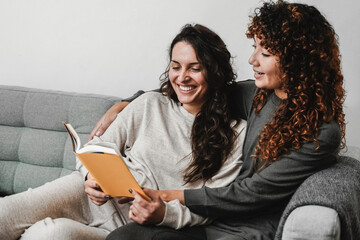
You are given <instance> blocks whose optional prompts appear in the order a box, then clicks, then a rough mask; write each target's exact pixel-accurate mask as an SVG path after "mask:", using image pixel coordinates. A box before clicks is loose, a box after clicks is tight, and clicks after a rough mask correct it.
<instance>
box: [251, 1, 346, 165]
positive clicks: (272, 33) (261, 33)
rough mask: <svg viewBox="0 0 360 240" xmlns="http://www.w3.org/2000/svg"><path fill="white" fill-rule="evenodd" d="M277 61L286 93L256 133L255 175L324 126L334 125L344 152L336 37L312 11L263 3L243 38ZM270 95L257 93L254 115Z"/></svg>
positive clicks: (312, 138) (265, 91)
mask: <svg viewBox="0 0 360 240" xmlns="http://www.w3.org/2000/svg"><path fill="white" fill-rule="evenodd" d="M246 35H247V37H248V38H254V37H255V36H256V37H258V38H259V39H260V45H261V46H262V47H264V48H265V49H267V50H268V51H269V52H270V53H271V54H273V55H275V56H277V57H278V58H279V66H280V67H279V68H280V69H279V70H280V74H279V75H280V76H279V78H280V81H281V85H282V88H283V89H284V90H285V92H286V93H287V99H285V100H283V101H282V103H281V104H280V106H279V107H278V109H277V110H276V113H275V116H274V118H273V119H272V121H271V122H269V123H267V124H266V125H265V127H264V129H263V131H262V132H260V133H259V142H258V145H257V146H256V149H255V161H257V162H258V163H260V164H258V166H260V167H259V169H261V168H263V167H264V166H266V165H269V164H271V163H272V162H274V161H276V160H277V159H278V158H279V156H280V155H283V154H286V153H288V152H289V149H290V148H293V149H300V147H301V145H302V144H303V143H305V142H311V141H313V142H316V143H317V145H318V147H317V148H316V149H318V148H319V141H318V140H317V138H316V137H317V135H318V134H319V127H320V125H321V124H322V123H324V122H330V121H331V120H335V121H337V123H338V124H339V126H340V129H341V136H342V138H341V146H340V147H341V148H344V147H345V115H344V112H343V103H344V98H345V90H344V88H343V75H342V73H341V66H340V52H339V47H338V41H337V35H336V33H335V31H334V29H333V27H332V26H331V24H330V23H329V22H328V21H327V20H326V19H325V17H324V16H323V15H322V14H321V13H320V12H319V11H318V10H317V9H316V8H315V7H313V6H309V5H305V4H296V3H287V2H285V1H282V0H279V1H278V2H277V3H273V2H267V3H264V4H263V6H262V7H261V8H258V9H256V10H255V14H254V16H253V17H252V22H251V23H250V25H249V27H248V31H247V33H246ZM271 93H272V90H268V89H260V90H259V92H258V93H257V94H256V96H255V98H254V102H253V106H254V108H255V109H256V113H258V112H259V111H260V110H261V108H262V107H263V106H264V104H265V102H266V99H267V97H268V96H269V94H271Z"/></svg>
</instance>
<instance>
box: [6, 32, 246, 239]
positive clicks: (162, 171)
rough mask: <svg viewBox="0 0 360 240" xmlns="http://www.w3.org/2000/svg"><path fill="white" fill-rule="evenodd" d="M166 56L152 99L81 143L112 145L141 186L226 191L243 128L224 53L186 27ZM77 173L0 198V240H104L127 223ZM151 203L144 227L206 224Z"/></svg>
mask: <svg viewBox="0 0 360 240" xmlns="http://www.w3.org/2000/svg"><path fill="white" fill-rule="evenodd" d="M169 56H170V63H169V66H168V68H167V70H166V72H165V73H164V74H163V76H164V78H163V79H162V85H161V91H160V93H158V92H148V93H145V94H143V95H142V96H140V97H139V98H137V99H136V100H134V101H133V102H132V103H131V104H130V105H129V106H128V107H127V108H126V109H125V110H124V111H122V112H121V113H120V114H118V116H117V117H116V119H115V121H114V122H113V123H112V124H111V125H110V126H109V128H108V129H107V131H106V132H105V133H104V134H103V135H102V136H101V137H100V138H94V139H93V140H92V141H90V142H89V143H88V144H101V145H104V144H107V145H111V146H113V148H114V149H115V150H117V151H118V152H119V154H121V155H122V156H123V158H124V160H125V162H126V164H127V165H128V167H129V169H130V171H131V172H132V173H133V175H134V177H135V179H136V180H137V181H138V183H139V184H140V185H141V186H144V187H147V188H152V189H184V188H200V187H203V186H208V187H221V186H227V185H229V184H230V183H231V182H232V181H234V179H235V178H236V176H237V175H238V174H239V171H240V168H241V166H242V161H241V155H242V144H243V139H244V137H245V129H246V122H245V121H242V120H241V119H240V118H237V117H236V116H233V115H232V114H231V112H230V107H229V105H228V91H229V89H230V86H231V84H233V83H234V79H235V76H236V75H235V73H234V72H233V69H232V66H231V55H230V53H229V51H228V50H227V48H226V45H225V43H224V42H223V41H222V39H221V38H220V37H219V36H218V35H216V34H215V33H214V32H213V31H211V30H210V29H208V28H206V27H204V26H201V25H194V26H193V25H186V26H184V28H183V29H182V30H181V32H180V33H179V34H178V35H177V36H176V37H175V39H174V40H173V42H172V44H171V46H170V49H169ZM78 170H79V171H80V172H81V173H83V176H81V174H80V173H78V172H76V173H74V174H71V175H70V176H65V177H63V178H60V179H57V180H55V181H53V182H51V183H48V184H45V185H44V186H41V187H39V188H37V189H34V190H33V191H32V190H29V191H26V192H23V193H20V194H17V195H14V196H9V197H5V198H4V199H0V206H1V207H0V238H1V239H18V238H19V237H20V236H21V235H22V239H54V238H55V239H105V237H106V235H107V234H108V233H110V231H111V230H114V229H116V227H119V226H121V225H124V224H127V223H128V222H130V219H132V218H133V215H130V216H129V215H128V213H129V207H130V206H129V204H123V205H120V206H119V205H118V203H117V200H119V199H117V198H115V199H110V200H109V196H106V195H105V193H103V192H102V191H101V190H100V189H99V187H98V184H97V182H96V180H95V179H94V178H93V177H92V176H91V174H90V173H88V171H87V170H86V169H85V167H84V166H83V165H81V163H79V164H78ZM84 177H85V179H87V180H86V181H85V192H84ZM145 192H146V193H148V194H149V197H151V198H153V199H155V196H154V195H152V193H151V192H147V191H146V189H145ZM60 193H61V194H60ZM85 193H86V194H85ZM88 197H89V198H88ZM38 199H41V201H39V200H38ZM88 199H90V200H91V202H92V203H94V204H95V205H94V204H92V203H89V201H88ZM120 200H122V201H123V199H120ZM158 200H159V199H156V201H154V202H155V204H158V205H157V207H158V214H157V216H156V217H157V218H154V219H152V221H153V222H156V223H157V224H159V225H161V226H167V227H171V228H182V227H184V226H194V225H200V224H204V223H206V222H209V221H211V218H206V217H202V216H200V215H197V214H194V213H191V212H190V210H189V209H188V208H186V207H184V206H183V205H181V203H180V202H179V201H177V200H176V201H175V200H174V201H170V202H162V201H158ZM149 204H152V202H151V201H150V202H149ZM96 205H98V206H96ZM23 206H30V207H24V208H23ZM130 208H131V209H132V207H130ZM130 212H131V213H134V211H130ZM24 231H25V232H24Z"/></svg>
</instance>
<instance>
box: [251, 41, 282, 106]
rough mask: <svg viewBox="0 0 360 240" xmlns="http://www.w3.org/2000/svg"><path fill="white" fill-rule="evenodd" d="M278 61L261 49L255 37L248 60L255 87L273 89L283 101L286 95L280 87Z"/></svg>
mask: <svg viewBox="0 0 360 240" xmlns="http://www.w3.org/2000/svg"><path fill="white" fill-rule="evenodd" d="M278 61H279V60H278V57H276V56H274V55H272V54H270V53H269V52H268V51H267V50H266V49H265V48H263V47H262V46H261V45H260V39H258V38H257V37H256V36H255V38H254V52H253V53H252V55H251V56H250V58H249V63H250V64H251V65H252V66H253V70H254V78H255V85H256V86H257V87H258V88H265V89H273V90H274V91H275V94H276V95H277V96H278V97H279V98H281V99H285V98H286V97H287V94H286V93H285V91H284V90H283V89H282V86H281V81H280V77H279V64H278Z"/></svg>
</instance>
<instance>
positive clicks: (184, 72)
mask: <svg viewBox="0 0 360 240" xmlns="http://www.w3.org/2000/svg"><path fill="white" fill-rule="evenodd" d="M188 79H189V75H188V71H187V70H186V69H184V70H182V71H181V72H180V73H179V76H178V80H179V81H180V82H183V81H186V80H188Z"/></svg>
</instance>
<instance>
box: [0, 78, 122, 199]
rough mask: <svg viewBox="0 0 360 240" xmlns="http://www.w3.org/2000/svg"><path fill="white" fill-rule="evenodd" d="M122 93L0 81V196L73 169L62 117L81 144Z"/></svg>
mask: <svg viewBox="0 0 360 240" xmlns="http://www.w3.org/2000/svg"><path fill="white" fill-rule="evenodd" d="M120 100H121V99H120V98H117V97H111V96H103V95H95V94H80V93H70V92H60V91H53V90H40V89H32V88H24V87H16V86H4V85H0V196H5V195H10V194H13V193H18V192H22V191H24V190H27V189H28V188H34V187H37V186H40V185H42V184H44V183H45V182H48V181H51V180H54V179H56V178H58V177H60V176H64V175H66V174H69V173H71V172H72V171H73V170H74V169H75V156H74V154H73V152H72V147H71V143H70V138H69V136H68V134H67V132H66V130H65V128H64V126H63V125H62V121H64V122H67V123H71V125H72V126H73V127H74V128H75V130H76V131H77V132H78V133H79V135H80V138H81V141H82V144H84V143H86V141H87V139H88V136H89V133H90V132H91V131H92V129H93V127H94V126H95V124H96V122H97V121H98V120H99V119H100V117H101V116H102V115H103V114H104V113H105V112H106V111H107V109H109V108H110V107H111V106H112V105H113V104H114V103H115V102H118V101H120Z"/></svg>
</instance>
